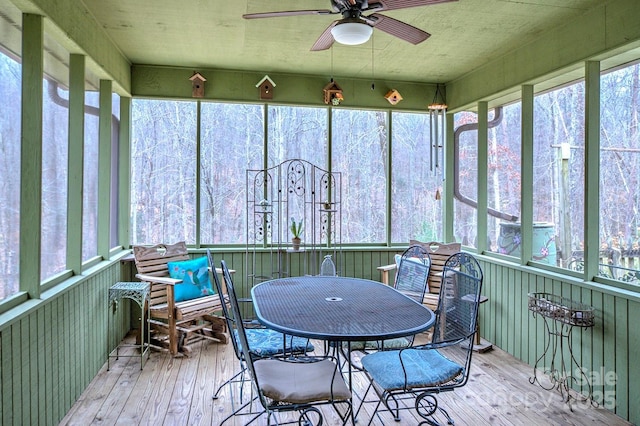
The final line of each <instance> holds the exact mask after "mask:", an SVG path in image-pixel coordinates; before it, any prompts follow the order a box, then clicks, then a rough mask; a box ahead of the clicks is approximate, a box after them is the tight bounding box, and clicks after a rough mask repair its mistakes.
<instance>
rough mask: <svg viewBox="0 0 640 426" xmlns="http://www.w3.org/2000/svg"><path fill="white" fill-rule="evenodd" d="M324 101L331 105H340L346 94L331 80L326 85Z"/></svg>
mask: <svg viewBox="0 0 640 426" xmlns="http://www.w3.org/2000/svg"><path fill="white" fill-rule="evenodd" d="M322 90H323V91H324V103H325V104H327V105H328V104H331V105H340V104H341V103H342V101H343V100H344V96H343V95H342V88H341V87H340V86H339V85H338V83H336V82H335V81H333V79H332V80H331V82H329V84H327V85H326V86H324V89H322Z"/></svg>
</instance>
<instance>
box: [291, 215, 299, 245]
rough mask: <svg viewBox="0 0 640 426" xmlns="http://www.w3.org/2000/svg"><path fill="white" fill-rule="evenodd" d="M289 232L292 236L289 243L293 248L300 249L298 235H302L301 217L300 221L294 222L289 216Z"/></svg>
mask: <svg viewBox="0 0 640 426" xmlns="http://www.w3.org/2000/svg"><path fill="white" fill-rule="evenodd" d="M290 229H291V234H292V235H293V238H292V239H291V244H292V245H293V249H294V250H300V235H302V219H300V222H297V223H296V220H295V219H294V218H291V227H290Z"/></svg>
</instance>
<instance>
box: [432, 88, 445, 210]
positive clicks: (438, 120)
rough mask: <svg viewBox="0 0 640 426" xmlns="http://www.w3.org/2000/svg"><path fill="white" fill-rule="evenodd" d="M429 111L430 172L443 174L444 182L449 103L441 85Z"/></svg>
mask: <svg viewBox="0 0 640 426" xmlns="http://www.w3.org/2000/svg"><path fill="white" fill-rule="evenodd" d="M427 108H428V109H429V124H430V126H429V127H430V135H429V142H430V143H429V146H430V154H431V155H430V157H431V159H430V163H429V170H431V172H432V173H433V174H434V176H437V175H438V174H441V176H442V179H443V180H444V167H442V166H443V163H444V161H443V152H444V142H445V115H446V112H447V102H446V99H445V95H444V93H443V92H442V91H441V90H440V84H436V93H435V94H434V95H433V101H432V102H431V103H430V104H429V105H428V106H427ZM435 198H436V200H439V199H440V188H438V189H437V190H436V196H435Z"/></svg>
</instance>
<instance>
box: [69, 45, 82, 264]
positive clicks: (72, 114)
mask: <svg viewBox="0 0 640 426" xmlns="http://www.w3.org/2000/svg"><path fill="white" fill-rule="evenodd" d="M84 76H85V56H84V55H77V54H73V55H71V57H70V64H69V142H68V146H69V150H68V158H67V167H68V174H69V179H68V181H67V268H68V269H71V270H72V271H73V272H74V273H75V274H79V273H81V272H82V212H83V205H82V193H83V191H82V188H83V179H84V176H83V173H82V170H83V165H84V149H83V147H84Z"/></svg>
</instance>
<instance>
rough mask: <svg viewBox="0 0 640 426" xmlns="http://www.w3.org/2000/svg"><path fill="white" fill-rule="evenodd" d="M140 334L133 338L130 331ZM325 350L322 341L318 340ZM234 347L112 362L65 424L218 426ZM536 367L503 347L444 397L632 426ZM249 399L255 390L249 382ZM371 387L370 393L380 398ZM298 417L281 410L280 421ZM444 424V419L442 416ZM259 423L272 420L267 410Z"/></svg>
mask: <svg viewBox="0 0 640 426" xmlns="http://www.w3.org/2000/svg"><path fill="white" fill-rule="evenodd" d="M127 339H132V337H127ZM314 344H315V346H316V348H319V349H322V348H323V345H322V343H321V342H314ZM238 367H239V366H238V361H237V359H236V358H235V355H234V353H233V347H232V346H231V345H230V344H228V345H223V344H216V343H210V342H206V341H205V342H202V343H198V344H196V345H194V346H193V350H192V353H191V354H190V356H189V357H181V358H172V357H171V356H169V354H167V353H163V352H152V353H151V355H150V357H149V359H148V360H147V361H146V363H145V365H144V369H143V370H140V360H139V358H135V357H134V358H120V359H118V360H111V368H110V370H109V371H107V366H106V364H105V365H104V367H103V368H102V369H101V370H100V372H99V373H98V374H97V376H96V377H95V378H94V380H93V381H92V382H91V383H90V384H89V386H88V387H87V389H86V390H85V392H84V393H83V394H82V395H81V396H80V398H79V399H78V400H77V401H76V403H75V404H74V405H73V407H72V408H71V410H69V412H68V413H67V415H66V416H65V418H64V419H63V420H62V422H61V423H60V424H61V425H65V426H67V425H153V426H160V425H211V426H217V425H219V424H220V422H221V421H222V420H223V419H224V418H225V417H226V416H227V415H229V414H230V413H231V412H232V401H233V402H234V404H233V405H234V407H237V406H238V402H239V398H240V395H239V385H237V384H236V385H234V386H225V387H224V388H223V389H222V390H221V392H220V394H219V398H218V399H216V400H213V399H212V396H213V394H214V393H215V391H216V389H217V388H218V386H219V385H220V384H221V383H222V382H224V381H225V380H226V379H227V378H229V377H230V376H231V375H233V374H234V373H235V372H236V371H237V370H238ZM532 373H533V371H532V368H531V367H530V366H528V365H526V364H524V363H522V362H520V361H518V360H516V359H515V358H513V357H512V356H510V355H509V354H507V353H506V352H504V351H502V350H500V349H497V348H496V349H494V350H492V351H489V352H486V353H483V354H476V355H474V357H473V360H472V369H471V376H470V378H469V382H468V383H467V385H466V386H464V387H462V388H459V389H457V390H456V391H454V392H447V393H442V394H440V395H438V403H439V405H440V406H443V407H445V408H446V409H447V411H448V412H449V414H451V416H452V417H453V419H454V421H455V424H456V425H473V426H479V425H505V426H507V425H532V424H536V425H558V426H560V425H563V426H564V425H576V426H577V425H588V424H593V425H601V424H606V425H626V424H630V423H628V422H625V421H624V420H622V419H621V418H620V417H618V416H616V415H615V414H613V413H612V412H610V411H608V410H605V409H602V408H595V407H592V406H590V405H588V404H584V403H578V404H574V405H573V411H572V410H571V409H570V407H569V406H568V405H567V404H566V403H565V402H564V400H563V399H562V397H561V396H560V394H559V393H558V392H556V391H547V390H544V389H542V388H540V387H539V386H538V385H532V384H531V383H529V378H530V377H531V375H532ZM353 383H354V390H355V391H356V392H357V394H358V397H356V398H355V399H356V401H355V404H356V406H357V405H359V404H360V397H362V395H363V393H364V389H365V388H366V385H367V384H368V382H367V380H366V378H365V377H364V375H363V374H362V373H358V374H354V376H353ZM244 389H245V393H244V395H243V399H244V401H247V400H248V398H249V394H250V388H249V387H248V386H245V388H244ZM374 396H375V395H374V394H373V393H372V392H370V393H369V395H368V397H367V398H368V399H374ZM373 408H374V405H373V404H365V405H364V408H363V409H362V410H363V411H361V413H360V414H359V416H358V419H359V420H358V424H359V425H366V424H367V423H368V422H369V419H370V418H371V416H372V414H373V413H372V411H373ZM323 413H324V414H325V419H324V420H325V423H324V424H325V425H337V424H340V423H339V421H338V418H337V416H336V414H335V413H334V412H333V410H331V409H330V408H329V407H324V408H323ZM401 417H402V420H401V422H400V423H396V422H395V421H394V420H393V418H392V417H391V416H389V415H388V413H384V414H383V415H382V416H381V418H377V417H376V418H374V421H373V422H372V424H374V425H395V424H400V425H416V424H418V423H419V420H418V419H417V418H416V417H414V415H413V414H412V411H405V412H403V413H402V415H401ZM250 418H251V417H250V416H242V417H241V416H239V417H235V418H232V419H230V420H229V421H227V422H226V423H225V425H229V426H240V425H244V424H245V423H246V422H247V421H248V420H249V419H250ZM287 419H293V417H292V416H280V417H279V420H280V421H285V420H287ZM438 419H439V420H440V421H441V423H442V424H446V421H445V419H444V417H442V416H441V415H438ZM253 424H256V425H264V424H266V418H265V417H264V416H263V417H262V418H260V419H259V420H258V421H256V422H254V423H253Z"/></svg>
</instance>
